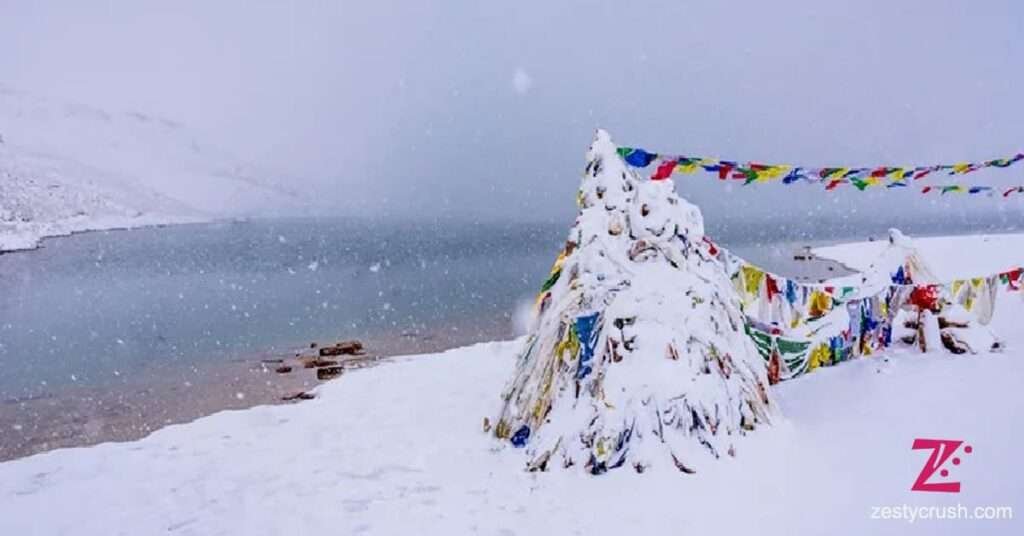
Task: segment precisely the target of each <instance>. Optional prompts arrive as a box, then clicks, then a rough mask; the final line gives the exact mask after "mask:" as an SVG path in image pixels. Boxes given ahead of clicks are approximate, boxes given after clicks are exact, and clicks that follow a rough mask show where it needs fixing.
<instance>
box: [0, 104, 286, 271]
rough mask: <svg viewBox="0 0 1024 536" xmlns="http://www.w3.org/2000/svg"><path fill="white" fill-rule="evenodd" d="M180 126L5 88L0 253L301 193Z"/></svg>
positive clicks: (262, 206)
mask: <svg viewBox="0 0 1024 536" xmlns="http://www.w3.org/2000/svg"><path fill="white" fill-rule="evenodd" d="M256 176H257V173H256V172H253V171H251V170H249V169H247V168H246V167H244V166H242V165H241V164H239V163H238V162H237V161H235V160H234V159H232V158H231V157H230V156H227V155H225V154H223V153H221V152H218V151H216V150H214V149H211V148H209V147H205V146H203V145H201V144H199V143H198V142H197V141H196V140H195V139H194V137H193V136H192V134H190V133H189V132H188V130H187V129H186V128H184V127H183V126H181V125H179V124H177V123H174V122H173V121H169V120H166V119H162V118H158V117H151V116H147V115H144V114H139V113H112V112H108V111H104V110H100V109H96V108H92V107H88V106H84V105H80V104H74V103H66V102H59V101H54V100H49V99H46V98H42V97H38V96H34V95H31V94H26V93H22V92H18V91H14V90H11V89H7V88H4V87H2V86H0V251H4V250H13V249H26V248H32V247H35V246H36V245H37V243H38V241H39V239H40V238H42V237H46V236H57V235H64V234H69V233H72V232H76V231H85V230H94V229H109V228H121V227H137V226H140V225H152V224H156V223H180V222H186V221H200V220H209V219H214V218H221V217H232V216H241V215H248V214H252V213H254V211H256V210H263V211H266V210H270V209H274V210H283V209H286V208H287V207H289V206H292V205H296V204H297V203H294V199H295V197H296V194H294V193H293V192H290V191H288V190H287V189H285V188H282V187H281V186H278V185H276V184H274V183H273V182H272V181H268V180H265V179H262V178H260V179H257V178H256Z"/></svg>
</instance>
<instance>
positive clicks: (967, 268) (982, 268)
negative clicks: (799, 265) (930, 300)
mask: <svg viewBox="0 0 1024 536" xmlns="http://www.w3.org/2000/svg"><path fill="white" fill-rule="evenodd" d="M913 240H914V247H916V248H917V249H918V251H919V252H920V253H921V255H922V256H923V257H924V258H925V259H928V260H929V261H932V260H934V262H933V263H932V264H933V266H931V268H932V269H933V271H934V272H935V276H936V277H938V278H939V280H941V281H943V282H948V281H952V280H954V279H958V278H964V277H979V276H988V275H991V274H995V273H999V272H1002V271H1005V270H1008V269H1010V268H1015V267H1018V266H1022V265H1024V234H991V235H963V236H928V237H914V238H913ZM888 244H889V243H888V241H886V240H875V241H873V242H854V243H851V244H842V245H838V246H827V247H820V248H815V249H814V253H816V254H817V255H820V256H822V257H826V258H830V259H834V260H837V261H839V262H841V263H843V264H845V265H846V266H849V267H850V268H853V269H854V270H867V269H868V267H869V266H870V265H871V262H872V261H874V260H875V259H876V258H877V257H878V255H879V254H881V253H882V251H883V250H884V249H885V248H886V246H887V245H888Z"/></svg>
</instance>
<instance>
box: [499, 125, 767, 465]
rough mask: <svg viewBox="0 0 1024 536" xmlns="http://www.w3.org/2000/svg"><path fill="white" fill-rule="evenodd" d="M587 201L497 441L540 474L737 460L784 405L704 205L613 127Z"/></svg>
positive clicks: (589, 172)
mask: <svg viewBox="0 0 1024 536" xmlns="http://www.w3.org/2000/svg"><path fill="white" fill-rule="evenodd" d="M578 202H579V206H580V212H579V215H578V217H577V219H576V223H575V225H574V226H573V227H572V230H571V231H570V233H569V239H568V242H567V243H566V245H565V249H564V251H562V253H561V255H559V257H558V260H557V261H556V263H555V266H554V268H553V269H552V273H551V277H550V279H548V281H547V282H546V283H545V284H544V287H543V289H542V292H541V295H540V296H539V297H538V305H537V313H536V317H535V319H534V324H533V326H532V329H531V330H530V334H529V336H528V337H527V340H526V345H525V347H524V348H523V350H522V354H521V356H520V358H519V362H518V366H517V369H516V372H515V376H514V377H513V378H512V380H511V382H510V383H509V384H508V386H507V388H506V389H505V391H504V393H503V407H502V409H501V413H500V415H499V416H498V418H497V420H496V422H495V423H494V427H493V431H494V434H495V435H496V436H497V437H498V438H500V439H502V440H507V441H510V442H511V443H512V444H513V445H514V446H516V447H525V450H526V453H527V455H528V462H527V467H528V468H529V469H530V470H546V469H550V468H553V467H556V468H558V467H571V466H578V467H582V468H584V469H585V470H587V471H589V472H591V473H594V474H599V473H603V472H605V471H606V470H608V469H613V468H617V467H623V466H625V467H631V468H634V469H635V470H637V471H644V470H646V469H648V468H650V467H662V468H664V467H670V468H672V469H673V470H676V469H678V470H680V471H683V472H686V473H691V472H694V470H695V468H696V467H697V466H698V465H699V463H700V462H701V460H702V459H710V458H718V457H721V456H732V455H735V447H734V440H735V439H736V438H737V436H740V435H743V434H745V433H746V432H748V431H751V430H754V428H755V427H757V426H758V425H764V424H767V423H768V421H769V417H770V416H771V414H772V413H773V412H774V409H773V408H774V404H773V403H772V402H771V399H770V396H769V394H768V391H767V386H768V381H767V376H766V372H765V365H764V362H763V360H762V359H761V358H760V357H759V355H758V353H757V350H756V348H755V347H754V345H753V343H752V341H751V340H750V338H749V337H748V336H747V335H746V334H745V333H744V317H743V314H742V313H741V311H740V306H739V302H738V298H737V296H736V294H735V291H734V290H733V289H732V285H731V283H730V281H729V276H728V275H727V273H726V271H725V269H724V267H723V265H722V264H721V263H720V262H719V261H718V260H717V259H715V258H714V257H713V256H712V255H710V254H709V253H708V249H707V246H706V245H705V244H704V243H703V242H702V241H703V238H704V222H703V218H702V216H701V213H700V210H698V209H697V207H695V206H694V205H691V204H689V203H687V202H686V201H684V200H682V199H680V198H679V197H678V196H677V195H676V194H675V192H674V190H673V185H672V183H671V181H647V180H641V179H639V178H638V177H637V176H636V175H634V174H633V172H632V171H630V170H629V169H628V168H627V166H626V165H625V163H624V162H623V161H622V159H621V158H620V156H619V155H618V154H617V152H616V146H615V145H614V144H613V143H612V141H611V139H610V138H609V136H608V134H607V133H606V132H604V131H598V132H597V136H596V138H595V139H594V142H593V144H592V145H591V147H590V151H589V152H588V153H587V165H586V170H585V172H584V177H583V182H582V185H581V188H580V191H579V196H578ZM485 427H488V428H489V427H490V421H489V420H488V421H486V423H485Z"/></svg>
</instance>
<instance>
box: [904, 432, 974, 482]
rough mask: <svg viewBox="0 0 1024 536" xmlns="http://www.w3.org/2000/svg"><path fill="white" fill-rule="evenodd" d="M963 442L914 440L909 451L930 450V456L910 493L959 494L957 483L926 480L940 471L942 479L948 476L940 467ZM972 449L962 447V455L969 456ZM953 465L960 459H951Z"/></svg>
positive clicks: (957, 463) (953, 440)
mask: <svg viewBox="0 0 1024 536" xmlns="http://www.w3.org/2000/svg"><path fill="white" fill-rule="evenodd" d="M962 444H963V441H959V440H956V439H915V440H914V444H913V446H911V449H913V450H920V449H931V450H932V454H931V456H929V457H928V461H927V462H925V464H924V467H923V468H922V469H921V474H919V475H917V480H916V481H915V482H914V485H913V486H912V487H911V488H910V489H911V491H942V492H946V493H960V483H959V482H929V481H928V480H929V479H931V477H932V476H933V475H934V474H935V472H936V471H939V469H942V470H941V471H940V472H939V475H940V476H942V477H943V478H945V477H947V476H949V470H948V469H943V468H942V465H943V464H944V463H946V460H948V459H949V458H950V456H953V454H955V453H956V450H957V449H958V448H960V445H962ZM973 451H974V449H973V448H971V446H970V445H964V454H970V453H971V452H973ZM953 465H960V458H953Z"/></svg>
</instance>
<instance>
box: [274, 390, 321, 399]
mask: <svg viewBox="0 0 1024 536" xmlns="http://www.w3.org/2000/svg"><path fill="white" fill-rule="evenodd" d="M314 398H316V395H314V394H312V393H307V392H305V391H299V392H297V393H295V394H291V395H285V396H282V397H281V400H286V401H289V400H312V399H314Z"/></svg>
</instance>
